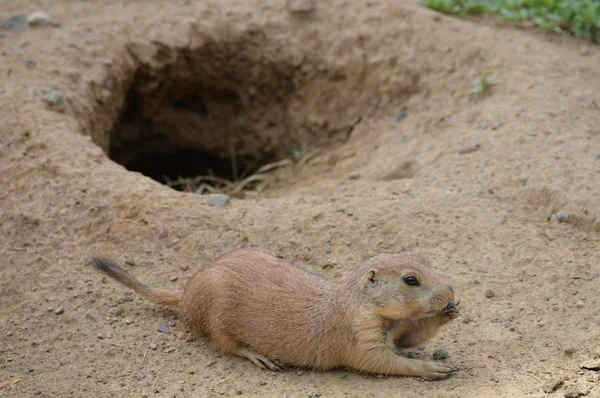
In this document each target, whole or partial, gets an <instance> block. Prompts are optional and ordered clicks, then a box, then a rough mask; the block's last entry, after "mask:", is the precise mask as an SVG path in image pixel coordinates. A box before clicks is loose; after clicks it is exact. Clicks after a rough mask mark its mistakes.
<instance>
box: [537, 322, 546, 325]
mask: <svg viewBox="0 0 600 398" xmlns="http://www.w3.org/2000/svg"><path fill="white" fill-rule="evenodd" d="M537 324H538V326H544V325H545V324H546V322H544V321H539V322H538V323H537Z"/></svg>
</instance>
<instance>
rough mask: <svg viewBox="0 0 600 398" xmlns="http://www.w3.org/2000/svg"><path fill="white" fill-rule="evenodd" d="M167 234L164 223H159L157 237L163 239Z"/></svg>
mask: <svg viewBox="0 0 600 398" xmlns="http://www.w3.org/2000/svg"><path fill="white" fill-rule="evenodd" d="M167 236H169V231H167V227H165V225H164V224H160V225H159V226H158V239H164V238H166V237H167Z"/></svg>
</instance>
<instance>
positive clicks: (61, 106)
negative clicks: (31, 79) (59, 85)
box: [42, 91, 66, 112]
mask: <svg viewBox="0 0 600 398" xmlns="http://www.w3.org/2000/svg"><path fill="white" fill-rule="evenodd" d="M42 100H43V101H44V102H45V103H46V104H48V105H49V106H50V107H52V108H54V109H56V110H57V111H59V112H64V111H65V109H66V103H65V99H64V98H63V95H62V94H61V93H60V92H58V91H50V92H49V93H48V94H46V95H45V96H44V97H42Z"/></svg>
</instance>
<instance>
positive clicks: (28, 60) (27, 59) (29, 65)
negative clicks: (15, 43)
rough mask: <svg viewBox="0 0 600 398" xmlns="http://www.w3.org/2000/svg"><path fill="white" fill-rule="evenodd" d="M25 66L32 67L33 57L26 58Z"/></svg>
mask: <svg viewBox="0 0 600 398" xmlns="http://www.w3.org/2000/svg"><path fill="white" fill-rule="evenodd" d="M25 66H26V67H28V68H31V67H32V66H33V59H31V58H25Z"/></svg>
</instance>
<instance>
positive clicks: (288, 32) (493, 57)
mask: <svg viewBox="0 0 600 398" xmlns="http://www.w3.org/2000/svg"><path fill="white" fill-rule="evenodd" d="M389 3H392V2H383V1H380V2H351V1H347V0H346V1H342V0H335V1H332V2H324V1H322V2H319V4H318V8H317V10H316V13H313V14H312V15H309V16H294V15H291V14H290V13H289V12H288V10H287V9H286V7H285V3H284V1H247V2H240V1H233V0H227V1H226V0H223V1H218V2H217V1H202V2H200V1H181V2H179V1H176V2H169V4H168V5H167V2H159V1H139V0H138V1H135V0H111V1H66V0H65V1H29V0H18V1H17V0H12V1H7V0H5V1H3V2H2V3H1V5H0V18H6V17H8V16H9V15H10V14H12V13H14V12H27V13H28V12H33V11H38V10H42V11H45V12H47V13H48V14H50V15H51V16H52V17H53V18H55V19H56V20H58V21H60V22H61V25H60V27H51V26H40V27H30V28H29V29H28V30H26V31H23V32H12V31H3V32H2V33H1V34H0V60H1V62H0V80H1V81H2V85H1V87H0V118H1V120H0V259H1V261H0V292H1V294H0V383H3V382H9V383H10V384H9V385H8V387H5V388H3V389H0V396H2V397H30V396H42V397H218V396H233V395H236V394H238V393H240V392H241V394H242V396H260V397H266V396H269V397H271V396H273V397H323V398H325V397H391V396H401V397H422V396H426V397H440V398H441V397H484V396H485V397H489V396H494V397H545V396H548V397H555V396H557V397H563V396H569V397H577V396H582V395H587V396H589V397H592V396H595V397H599V396H600V374H599V373H598V371H593V370H586V369H582V368H581V364H582V363H583V362H585V361H594V360H595V361H598V360H599V358H600V343H599V342H600V327H599V326H598V325H600V305H599V304H600V299H599V297H600V295H599V292H600V240H599V238H600V184H599V183H598V182H599V181H600V159H599V157H600V155H598V153H599V152H600V129H599V126H600V90H599V89H598V88H599V84H600V83H599V82H600V80H599V79H600V50H599V47H597V46H593V45H591V44H588V43H585V42H582V41H578V40H575V39H573V38H570V37H567V36H545V35H544V34H541V33H536V32H533V31H531V30H530V29H521V28H515V27H506V26H504V27H503V26H497V25H495V24H492V23H487V22H482V21H479V22H477V21H461V20H458V19H454V18H450V17H445V16H439V15H437V14H435V13H433V12H431V11H430V10H427V9H426V8H425V7H424V6H423V5H422V4H421V3H420V2H417V1H407V2H394V3H397V4H395V5H394V4H389ZM484 74H490V75H493V76H495V77H496V79H497V81H498V84H497V85H496V86H494V87H492V89H491V90H489V91H488V92H486V93H485V94H484V95H481V96H475V95H472V94H471V82H472V81H473V80H474V79H476V78H478V77H480V76H482V75H484ZM51 91H58V92H60V93H61V95H62V97H63V99H64V110H63V111H62V112H61V111H60V109H59V108H60V107H57V106H51V105H48V104H47V103H46V102H45V101H44V100H43V98H44V96H45V95H47V93H49V92H51ZM400 112H405V114H406V116H407V117H406V118H404V119H402V117H399V116H398V115H399V113H400ZM122 114H123V115H124V116H123V118H122V117H121V115H122ZM400 119H402V120H400ZM473 140H477V141H479V142H480V144H481V146H480V148H479V149H478V150H477V151H474V152H471V153H466V154H460V153H459V149H460V148H461V145H463V144H464V143H465V142H469V141H473ZM232 142H233V145H234V146H235V147H236V148H237V149H236V150H237V151H238V154H239V156H240V159H242V157H244V156H245V157H248V158H254V159H258V160H260V161H264V162H266V161H267V160H268V161H270V160H273V159H281V158H283V157H289V156H290V153H291V151H292V149H294V148H297V147H299V146H300V144H302V143H306V144H308V145H311V146H313V147H316V148H319V149H320V152H319V153H318V154H317V155H316V156H315V157H313V158H312V159H311V160H310V161H309V162H307V163H306V164H305V165H304V166H302V167H299V168H297V169H294V170H292V169H289V168H288V169H283V170H280V171H279V172H277V173H275V176H274V178H276V182H275V183H274V184H272V185H271V186H270V188H267V189H266V190H265V191H264V192H263V193H261V194H259V195H247V196H246V197H242V198H232V199H231V201H230V202H229V203H228V204H227V205H226V206H225V207H224V208H215V207H211V206H209V205H208V204H207V202H206V200H205V198H203V197H199V196H195V195H193V194H189V193H182V192H179V191H175V190H173V189H171V188H169V187H167V186H164V185H161V184H160V183H158V182H156V181H154V180H152V179H150V178H148V177H145V176H143V175H142V174H140V173H136V172H131V171H128V170H127V169H126V168H125V167H123V166H122V165H120V164H118V163H117V162H114V161H112V160H111V159H110V157H109V156H107V154H108V153H109V148H111V149H110V151H114V152H110V153H111V156H112V158H113V159H115V160H117V161H118V162H121V163H123V164H125V163H126V162H133V161H134V160H135V158H136V157H140V156H144V155H148V154H157V153H159V152H161V150H163V151H166V152H165V153H166V154H167V155H168V154H169V153H167V152H168V150H169V148H172V147H174V146H176V145H179V146H184V147H187V148H193V149H195V150H203V151H206V152H207V153H211V154H213V155H215V156H219V155H221V154H223V153H228V152H227V151H228V148H229V145H232V144H231V143H232ZM112 153H114V156H113V155H112ZM171 155H172V153H171ZM157 164H158V165H161V164H165V167H166V165H167V163H165V162H162V163H157ZM557 213H563V214H564V215H566V216H567V221H566V222H558V220H557V217H556V215H557ZM242 247H260V248H262V249H264V250H270V251H272V252H276V253H278V254H279V255H281V256H282V257H283V258H284V259H285V260H287V261H290V262H294V263H296V264H298V265H301V266H303V267H307V268H310V269H312V270H314V271H316V272H318V273H321V274H323V275H325V276H327V277H329V278H331V279H334V280H337V279H339V278H340V277H341V276H343V275H345V274H346V273H347V272H349V270H351V269H353V268H354V267H355V266H357V265H358V264H359V263H360V262H361V261H363V260H365V259H366V258H368V257H371V256H373V255H375V254H377V253H381V252H405V253H409V254H411V253H413V254H421V255H424V256H427V257H428V258H430V259H431V260H432V262H433V264H434V267H435V269H436V270H437V272H439V273H440V274H442V275H444V276H445V277H447V279H448V280H450V281H451V282H452V283H453V285H454V288H455V291H456V292H457V296H458V297H459V298H460V299H461V301H462V304H461V305H462V306H463V309H462V315H461V317H460V318H458V319H457V320H456V321H454V322H453V323H451V324H450V325H448V327H446V328H445V329H444V330H443V331H441V333H440V334H439V336H437V337H436V338H434V339H433V340H431V341H430V342H429V343H428V344H427V345H426V346H425V348H424V349H423V350H413V351H411V352H409V353H407V355H415V356H418V357H421V358H426V357H430V356H431V354H432V353H433V351H434V350H435V349H438V348H444V349H446V350H448V352H449V357H448V358H447V359H445V360H444V361H445V362H446V363H449V364H452V366H455V367H457V368H459V369H460V370H459V372H458V373H457V374H456V375H455V376H454V377H452V378H450V379H448V380H444V381H439V382H431V381H423V380H420V379H416V378H396V377H389V378H382V377H372V376H366V375H359V374H356V373H353V372H349V371H346V370H343V369H340V370H338V371H332V372H313V371H308V370H304V371H298V370H291V371H288V372H286V373H278V374H276V373H271V372H266V371H261V370H259V369H258V368H256V367H255V366H254V365H253V364H252V363H250V362H249V361H247V360H243V359H239V358H235V357H231V356H228V355H219V354H217V353H215V352H214V351H213V350H212V349H211V348H210V347H209V346H208V344H207V343H206V341H205V340H204V338H203V337H202V336H194V335H193V334H191V333H190V331H189V330H187V329H186V327H185V325H184V323H183V322H182V320H181V318H180V317H179V316H178V314H177V313H175V312H172V311H167V310H163V309H160V308H157V307H155V306H153V305H151V304H149V303H147V302H145V301H143V300H142V299H141V298H140V297H138V296H136V295H128V294H126V293H128V292H125V290H124V289H123V288H122V287H121V286H119V285H117V284H116V283H113V282H112V281H108V280H106V279H105V278H103V277H102V276H101V275H99V274H98V273H97V272H96V271H94V270H93V269H91V268H90V267H89V266H87V265H86V262H85V259H86V258H87V257H88V256H89V255H93V254H102V255H106V256H110V257H113V258H115V259H118V260H119V261H121V262H124V260H125V256H127V257H130V258H131V259H133V260H134V262H135V265H127V267H128V269H130V270H131V271H132V272H134V273H135V274H136V275H137V276H139V277H140V279H142V280H143V281H145V282H148V283H149V284H153V285H158V286H164V287H168V288H173V289H182V288H183V286H184V285H185V283H186V281H187V280H188V279H189V278H190V277H191V276H192V275H193V274H194V273H195V272H196V271H198V270H200V269H201V268H202V267H203V266H206V265H207V264H209V263H210V261H211V259H214V258H216V257H217V256H220V255H222V254H224V253H227V252H229V251H232V250H234V249H237V248H242ZM174 277H177V278H174ZM165 325H167V326H169V328H170V333H169V334H165V333H161V332H159V331H158V328H159V326H165ZM552 390H554V391H552Z"/></svg>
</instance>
